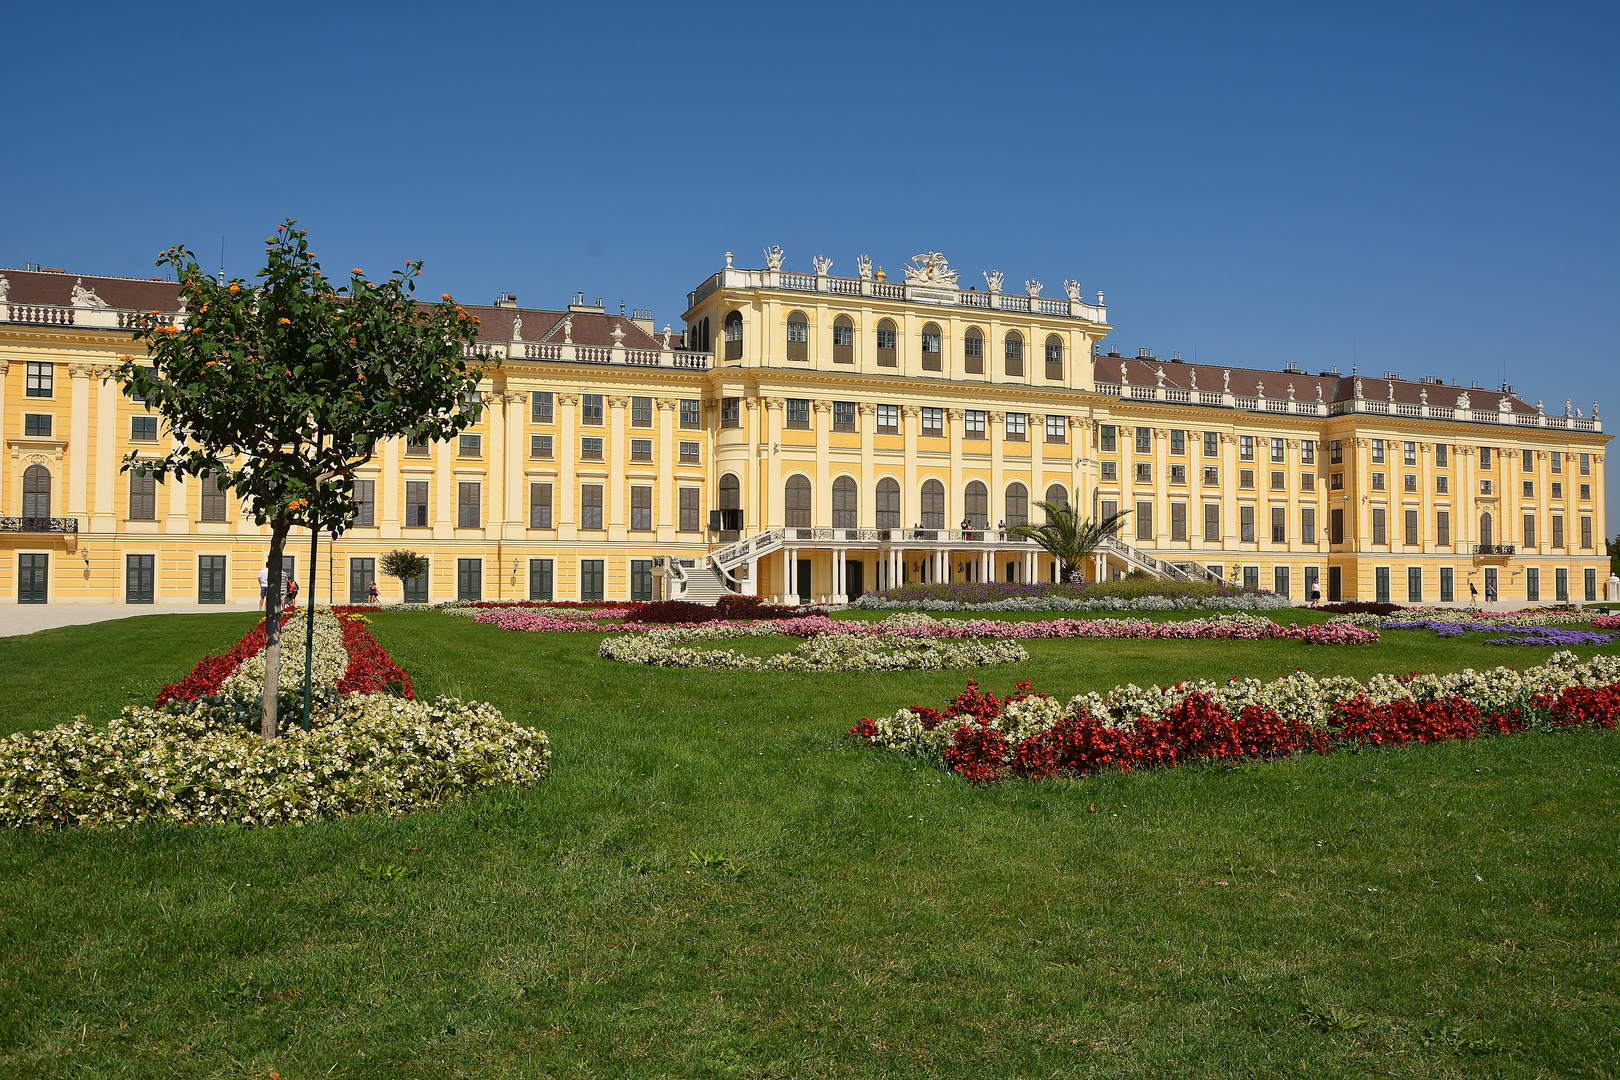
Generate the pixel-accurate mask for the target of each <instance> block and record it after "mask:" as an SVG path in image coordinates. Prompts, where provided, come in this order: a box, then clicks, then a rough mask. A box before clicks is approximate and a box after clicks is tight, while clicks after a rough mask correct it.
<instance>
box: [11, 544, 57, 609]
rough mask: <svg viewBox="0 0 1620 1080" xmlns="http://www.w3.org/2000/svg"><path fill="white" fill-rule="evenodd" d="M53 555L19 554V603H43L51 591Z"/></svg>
mask: <svg viewBox="0 0 1620 1080" xmlns="http://www.w3.org/2000/svg"><path fill="white" fill-rule="evenodd" d="M50 570H51V557H50V556H49V555H19V556H17V603H19V604H43V603H45V601H46V598H47V597H48V595H49V593H50V581H51V573H50Z"/></svg>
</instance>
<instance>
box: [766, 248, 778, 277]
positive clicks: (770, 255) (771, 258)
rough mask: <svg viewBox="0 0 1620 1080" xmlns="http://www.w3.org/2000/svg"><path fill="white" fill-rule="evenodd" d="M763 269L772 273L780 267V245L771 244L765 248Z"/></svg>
mask: <svg viewBox="0 0 1620 1080" xmlns="http://www.w3.org/2000/svg"><path fill="white" fill-rule="evenodd" d="M765 269H767V270H769V271H771V272H772V273H775V272H776V271H778V270H780V269H782V245H780V244H772V245H771V246H770V247H768V248H766V249H765Z"/></svg>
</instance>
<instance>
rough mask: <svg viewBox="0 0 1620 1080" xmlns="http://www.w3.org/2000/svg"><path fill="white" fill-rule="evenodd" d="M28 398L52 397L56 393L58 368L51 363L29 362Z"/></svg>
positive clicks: (26, 391) (26, 393) (26, 392)
mask: <svg viewBox="0 0 1620 1080" xmlns="http://www.w3.org/2000/svg"><path fill="white" fill-rule="evenodd" d="M24 393H25V396H27V397H52V396H54V395H55V393H56V366H55V365H54V364H51V363H50V362H49V361H41V360H30V361H28V385H27V389H26V390H25V392H24Z"/></svg>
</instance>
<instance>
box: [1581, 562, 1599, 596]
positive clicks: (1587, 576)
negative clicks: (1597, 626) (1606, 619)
mask: <svg viewBox="0 0 1620 1080" xmlns="http://www.w3.org/2000/svg"><path fill="white" fill-rule="evenodd" d="M1581 578H1582V580H1583V582H1584V584H1585V587H1586V591H1585V594H1584V596H1585V599H1586V602H1587V603H1588V604H1590V603H1592V602H1594V601H1595V600H1597V598H1598V597H1597V571H1596V570H1595V569H1593V568H1592V567H1590V566H1588V567H1587V568H1586V569H1585V570H1584V571H1582V573H1581Z"/></svg>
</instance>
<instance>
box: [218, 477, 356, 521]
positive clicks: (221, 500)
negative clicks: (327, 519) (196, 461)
mask: <svg viewBox="0 0 1620 1080" xmlns="http://www.w3.org/2000/svg"><path fill="white" fill-rule="evenodd" d="M197 479H198V481H199V482H200V483H201V484H202V519H203V520H204V521H224V520H225V493H224V492H223V491H221V490H220V489H219V484H218V483H217V482H216V481H215V480H214V479H213V477H211V476H209V475H208V474H207V473H203V474H201V475H200V476H198V477H197ZM210 499H214V500H217V502H218V507H217V508H216V509H215V510H214V511H213V512H214V513H215V514H217V515H218V516H217V517H210V516H209V506H208V503H209V500H210ZM354 523H355V524H356V525H359V526H363V527H365V528H370V527H372V526H374V525H376V524H377V481H375V480H356V481H355V482H354Z"/></svg>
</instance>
